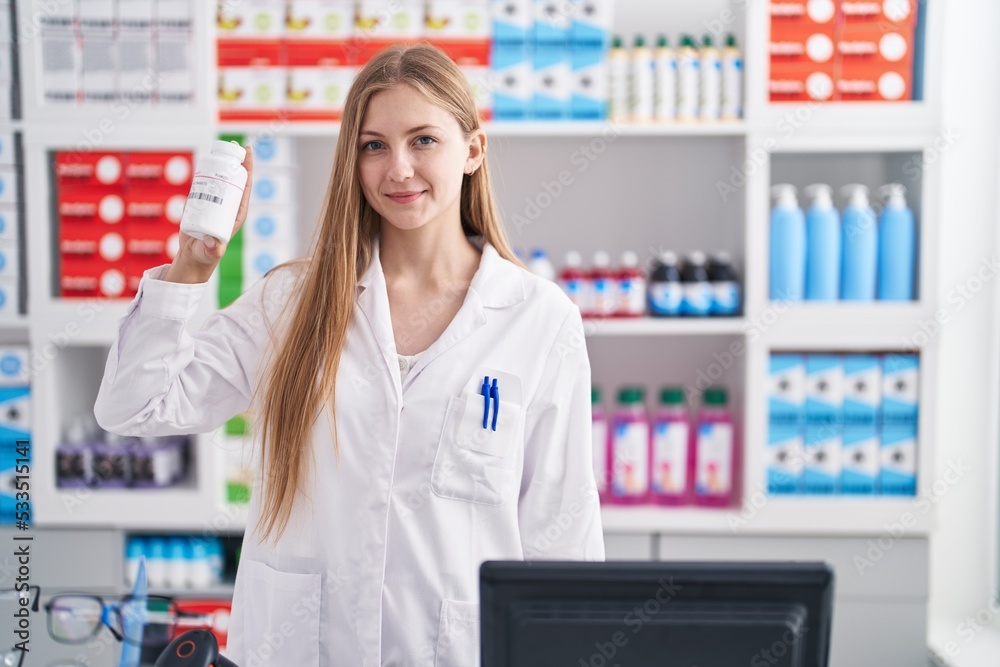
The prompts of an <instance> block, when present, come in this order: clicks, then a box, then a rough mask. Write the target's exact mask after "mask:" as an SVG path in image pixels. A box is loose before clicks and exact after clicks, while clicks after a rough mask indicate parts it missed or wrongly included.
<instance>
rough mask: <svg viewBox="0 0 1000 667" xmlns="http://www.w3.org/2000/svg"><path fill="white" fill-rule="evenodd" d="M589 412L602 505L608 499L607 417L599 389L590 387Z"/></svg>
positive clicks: (608, 448)
mask: <svg viewBox="0 0 1000 667" xmlns="http://www.w3.org/2000/svg"><path fill="white" fill-rule="evenodd" d="M590 413H591V424H592V425H593V436H594V437H593V447H594V479H595V480H596V481H597V495H598V497H599V498H600V501H601V504H602V505H603V504H604V503H606V502H607V501H608V470H609V469H608V453H609V451H610V445H609V444H608V417H607V415H606V414H604V408H603V407H601V390H600V389H599V388H598V387H591V389H590Z"/></svg>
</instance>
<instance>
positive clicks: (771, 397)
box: [767, 354, 806, 424]
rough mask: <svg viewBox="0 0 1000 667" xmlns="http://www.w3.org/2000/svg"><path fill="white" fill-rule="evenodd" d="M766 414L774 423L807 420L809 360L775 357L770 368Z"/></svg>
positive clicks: (790, 356)
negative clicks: (807, 367) (807, 368)
mask: <svg viewBox="0 0 1000 667" xmlns="http://www.w3.org/2000/svg"><path fill="white" fill-rule="evenodd" d="M767 388H768V389H767V405H768V407H767V411H768V418H769V421H770V422H771V423H784V424H798V423H801V422H803V421H804V417H805V403H806V360H805V357H804V356H802V355H801V354H772V355H771V361H770V367H769V369H768V382H767Z"/></svg>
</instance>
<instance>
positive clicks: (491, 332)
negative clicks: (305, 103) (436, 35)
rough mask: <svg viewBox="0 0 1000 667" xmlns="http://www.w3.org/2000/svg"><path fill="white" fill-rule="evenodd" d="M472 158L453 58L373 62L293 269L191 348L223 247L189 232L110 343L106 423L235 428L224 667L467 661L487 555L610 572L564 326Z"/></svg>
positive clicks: (397, 54) (282, 270) (471, 119)
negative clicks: (247, 479)
mask: <svg viewBox="0 0 1000 667" xmlns="http://www.w3.org/2000/svg"><path fill="white" fill-rule="evenodd" d="M486 148H487V141H486V135H485V134H484V132H483V130H482V128H481V127H480V125H479V120H478V117H477V113H476V109H475V104H474V101H473V98H472V94H471V92H470V89H469V87H468V84H467V83H466V81H465V78H464V76H463V75H462V73H461V71H460V70H459V69H458V68H457V67H456V66H455V64H454V63H453V62H452V61H451V60H449V59H448V58H447V57H446V56H445V55H444V54H443V53H442V52H440V51H439V50H437V49H435V48H433V47H430V46H426V45H421V46H416V47H410V48H402V47H394V48H392V49H390V50H387V51H384V52H382V53H381V54H379V55H378V56H377V57H376V58H374V59H373V60H372V61H371V62H369V63H368V64H367V65H366V66H365V67H364V68H363V69H362V71H361V72H360V74H359V75H358V77H357V78H356V80H355V82H354V84H353V86H352V88H351V91H350V93H349V95H348V98H347V102H346V106H345V112H344V120H343V123H342V126H341V130H340V135H339V137H338V140H337V149H336V154H335V157H334V166H333V173H332V175H331V178H330V182H329V187H328V191H327V194H326V207H325V210H324V213H323V215H322V220H321V224H320V226H319V229H318V232H317V236H316V238H315V247H314V251H313V253H312V255H311V256H310V257H308V258H306V259H300V260H296V261H294V262H290V263H287V264H284V265H281V266H279V267H277V268H275V269H273V270H272V271H271V272H270V273H268V275H267V276H265V277H264V278H263V279H261V280H259V281H258V282H257V283H256V284H254V285H253V286H252V287H251V288H250V289H249V290H248V291H247V292H246V293H245V294H243V295H242V296H241V297H240V298H239V299H237V300H236V301H235V302H234V303H233V304H231V305H230V306H228V307H226V308H224V309H222V310H220V311H218V312H216V313H213V314H212V315H211V316H210V317H209V318H208V320H207V321H206V323H205V325H204V326H203V327H202V328H201V330H200V331H198V332H197V333H193V334H191V333H188V332H187V331H186V327H185V325H186V321H187V320H188V319H189V318H190V317H191V316H192V315H193V314H194V311H195V309H196V307H197V305H198V302H199V301H200V299H201V298H202V297H203V296H204V291H205V282H206V281H207V280H208V279H209V277H210V276H211V274H212V272H213V271H214V270H215V267H216V265H217V264H218V261H219V259H220V258H221V257H222V255H223V254H224V253H225V245H224V244H220V243H214V244H211V243H205V242H203V241H201V240H197V239H194V238H191V237H187V236H186V235H183V234H182V235H181V236H182V241H181V246H180V251H179V253H178V255H177V256H176V258H175V259H174V261H173V263H172V264H170V265H163V266H160V267H157V268H154V269H150V270H149V271H147V272H146V273H145V275H144V276H143V279H142V283H141V285H140V288H139V293H138V295H137V296H136V298H135V300H134V301H133V302H132V304H131V306H130V309H129V311H128V314H127V315H126V316H125V317H124V318H122V320H121V322H120V324H119V327H120V328H119V331H118V337H117V339H116V341H115V343H114V345H113V346H112V348H111V352H110V354H109V356H108V362H107V366H106V369H105V376H104V380H103V382H102V385H101V389H100V393H99V395H98V399H97V404H96V406H95V413H96V416H97V419H98V422H99V423H100V424H101V426H102V427H103V428H105V429H107V430H108V431H112V432H115V433H120V434H125V435H129V434H172V433H192V432H205V431H209V430H211V429H215V428H217V427H218V426H220V425H221V424H223V423H224V422H225V421H226V420H227V419H229V418H230V417H232V416H233V415H235V414H237V413H240V412H242V411H246V410H249V411H250V413H251V416H252V420H253V424H254V434H253V435H254V442H255V445H257V446H259V447H260V469H259V470H258V471H257V472H258V475H257V478H256V479H255V483H254V488H253V493H252V494H251V495H252V497H251V503H250V509H249V517H248V523H247V532H246V535H245V537H244V541H243V549H242V556H241V560H240V564H239V570H238V573H237V576H236V587H235V591H234V595H233V616H232V619H231V627H230V628H229V648H228V651H227V657H229V658H230V659H232V660H234V661H235V662H236V663H237V664H238V665H244V666H245V667H249V666H250V665H277V666H281V667H288V666H291V665H295V666H296V667H298V666H304V665H430V664H434V665H447V666H455V667H459V666H461V667H469V666H470V665H475V664H477V663H478V659H479V653H478V651H479V648H478V647H479V609H478V600H479V579H478V577H479V565H480V564H481V563H482V562H483V561H484V560H512V559H513V560H521V559H572V560H603V559H604V543H603V537H602V530H601V520H600V508H599V505H598V500H597V492H596V485H595V482H594V474H593V471H592V467H591V423H590V364H589V361H588V358H587V349H586V345H585V341H584V335H583V323H582V320H581V318H580V313H579V310H578V309H577V308H575V307H574V306H573V305H572V304H571V302H570V301H569V299H568V298H567V297H566V296H565V295H564V294H563V293H562V292H561V291H560V289H559V288H558V287H557V286H556V285H555V284H553V283H551V282H548V281H546V280H542V279H540V278H537V277H535V276H533V275H532V274H531V273H529V272H528V271H526V270H525V269H524V268H523V267H522V266H521V265H520V264H519V263H518V262H517V260H516V259H515V258H514V256H513V254H512V252H511V250H510V246H509V244H508V242H507V240H506V238H505V237H504V232H503V227H502V224H501V221H500V217H499V215H498V214H497V210H496V207H495V205H494V202H493V194H492V190H491V188H490V179H489V174H488V172H487V166H486V161H485V160H486ZM252 162H253V160H252V155H251V153H250V152H248V155H247V160H246V163H245V166H246V167H247V169H248V171H252V166H253V165H252ZM249 192H250V185H249V183H248V185H247V188H246V191H245V192H244V195H243V202H242V205H241V207H240V211H239V214H238V216H237V220H236V221H235V225H234V233H235V230H238V229H239V228H240V226H241V225H242V224H243V221H244V220H245V219H246V213H247V206H248V202H249Z"/></svg>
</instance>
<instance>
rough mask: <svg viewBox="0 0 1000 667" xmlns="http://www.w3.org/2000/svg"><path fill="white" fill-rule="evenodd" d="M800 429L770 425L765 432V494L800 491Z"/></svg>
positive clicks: (791, 426)
mask: <svg viewBox="0 0 1000 667" xmlns="http://www.w3.org/2000/svg"><path fill="white" fill-rule="evenodd" d="M802 456H803V444H802V427H801V426H800V425H798V424H771V425H770V426H769V427H768V431H767V492H768V493H770V494H775V495H779V494H789V493H799V492H801V490H802V464H803V459H802Z"/></svg>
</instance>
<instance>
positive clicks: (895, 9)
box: [840, 0, 918, 27]
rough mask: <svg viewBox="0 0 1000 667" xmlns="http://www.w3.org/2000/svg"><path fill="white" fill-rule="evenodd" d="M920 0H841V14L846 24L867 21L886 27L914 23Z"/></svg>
mask: <svg viewBox="0 0 1000 667" xmlns="http://www.w3.org/2000/svg"><path fill="white" fill-rule="evenodd" d="M917 1H918V0H863V1H858V0H841V2H840V15H841V17H842V20H843V23H844V24H846V25H850V24H857V23H867V24H874V25H882V26H885V27H891V26H901V25H910V26H912V25H914V24H916V22H917Z"/></svg>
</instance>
